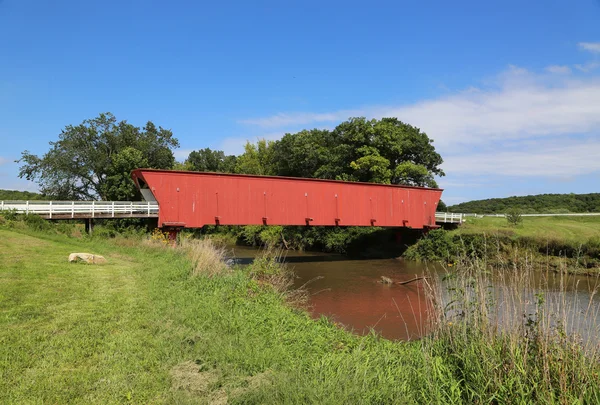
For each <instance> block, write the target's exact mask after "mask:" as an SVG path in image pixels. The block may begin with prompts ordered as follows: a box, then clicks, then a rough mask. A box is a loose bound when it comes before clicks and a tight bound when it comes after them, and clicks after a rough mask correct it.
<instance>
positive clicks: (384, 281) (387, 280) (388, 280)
mask: <svg viewBox="0 0 600 405" xmlns="http://www.w3.org/2000/svg"><path fill="white" fill-rule="evenodd" d="M380 282H381V283H382V284H394V281H393V280H392V279H391V278H389V277H386V276H381V281H380Z"/></svg>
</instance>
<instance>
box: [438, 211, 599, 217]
mask: <svg viewBox="0 0 600 405" xmlns="http://www.w3.org/2000/svg"><path fill="white" fill-rule="evenodd" d="M462 216H463V217H474V218H483V217H494V218H504V217H505V216H506V214H462ZM521 216H522V217H593V216H600V212H579V213H565V214H521ZM436 218H437V214H436Z"/></svg>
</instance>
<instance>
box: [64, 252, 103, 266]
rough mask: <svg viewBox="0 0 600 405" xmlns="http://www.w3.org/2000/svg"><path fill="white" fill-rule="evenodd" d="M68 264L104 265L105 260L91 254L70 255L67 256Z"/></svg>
mask: <svg viewBox="0 0 600 405" xmlns="http://www.w3.org/2000/svg"><path fill="white" fill-rule="evenodd" d="M69 262H71V263H72V262H85V263H88V264H104V263H106V259H105V258H104V256H100V255H93V254H91V253H71V254H70V255H69Z"/></svg>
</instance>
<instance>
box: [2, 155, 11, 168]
mask: <svg viewBox="0 0 600 405" xmlns="http://www.w3.org/2000/svg"><path fill="white" fill-rule="evenodd" d="M7 163H10V160H9V159H7V158H5V157H2V156H0V166H3V165H5V164H7Z"/></svg>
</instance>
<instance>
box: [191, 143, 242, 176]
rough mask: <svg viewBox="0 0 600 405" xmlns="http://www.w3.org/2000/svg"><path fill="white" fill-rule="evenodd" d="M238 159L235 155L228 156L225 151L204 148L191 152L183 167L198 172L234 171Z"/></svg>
mask: <svg viewBox="0 0 600 405" xmlns="http://www.w3.org/2000/svg"><path fill="white" fill-rule="evenodd" d="M236 161H237V157H236V156H234V155H228V156H226V155H225V153H223V151H220V150H211V149H209V148H204V149H200V150H197V151H193V152H191V153H190V154H189V156H188V158H187V160H186V162H185V163H184V166H183V168H184V169H186V170H193V171H196V172H221V173H233V172H235V165H236Z"/></svg>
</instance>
